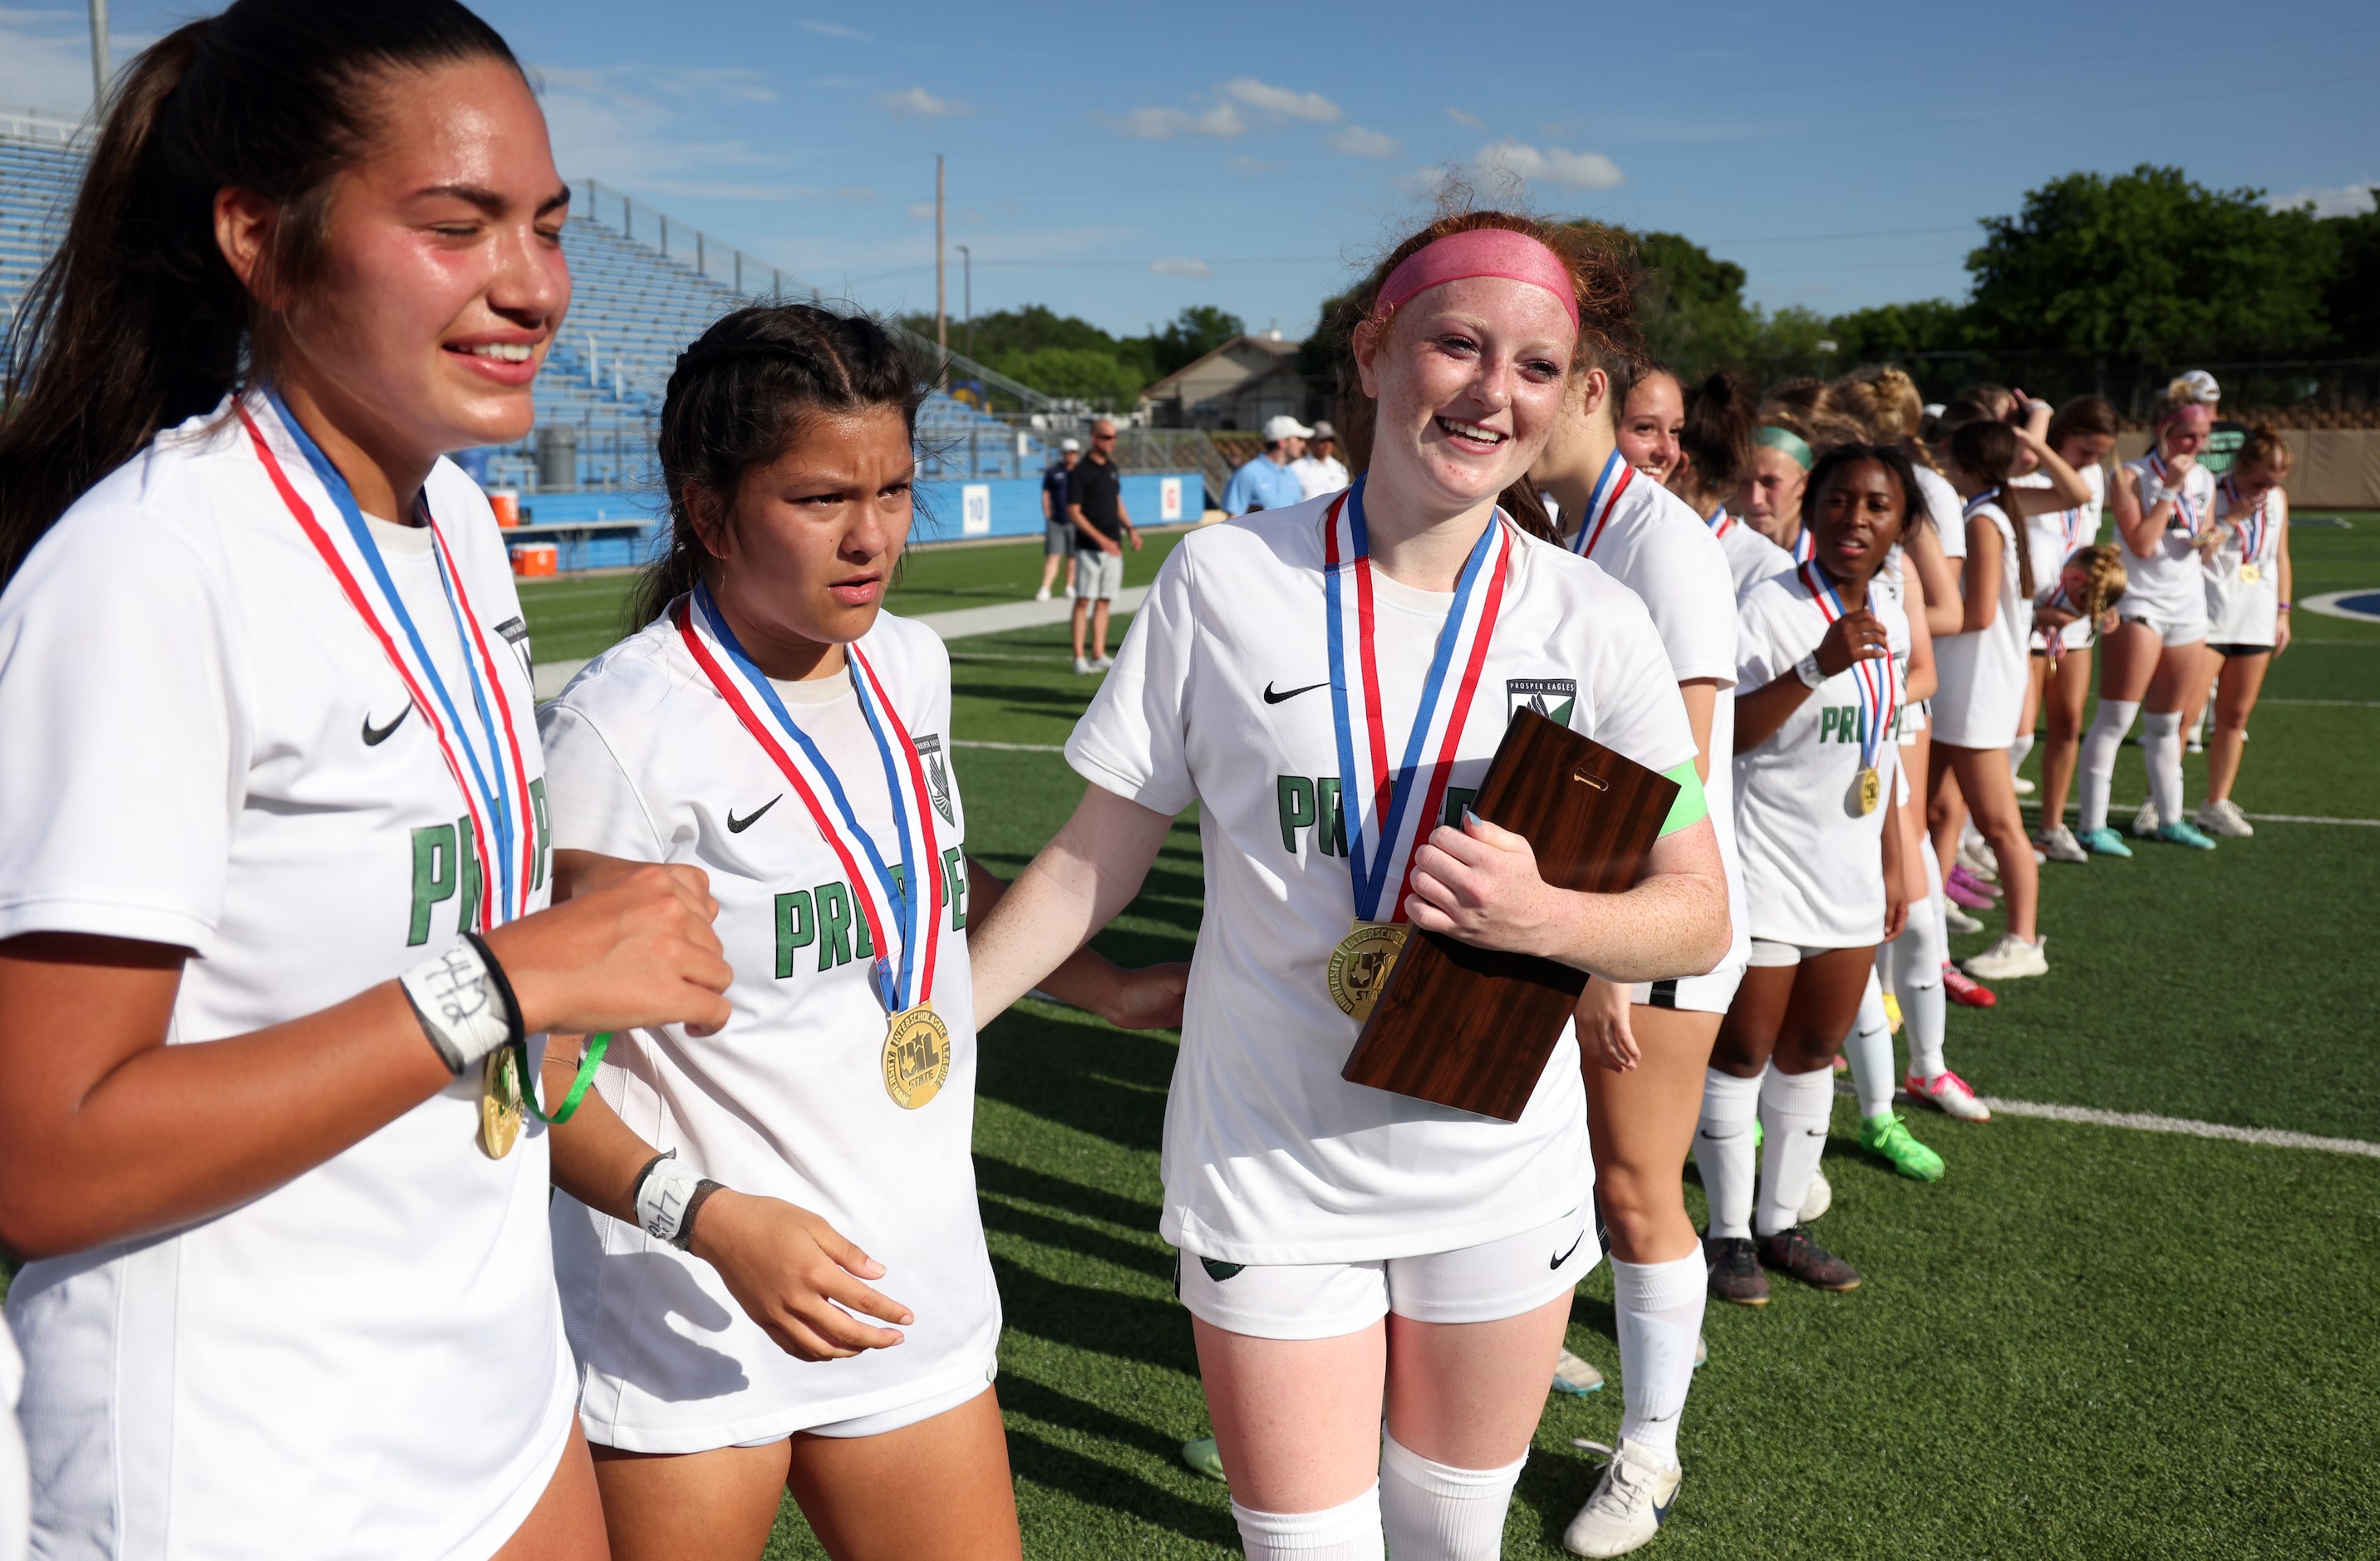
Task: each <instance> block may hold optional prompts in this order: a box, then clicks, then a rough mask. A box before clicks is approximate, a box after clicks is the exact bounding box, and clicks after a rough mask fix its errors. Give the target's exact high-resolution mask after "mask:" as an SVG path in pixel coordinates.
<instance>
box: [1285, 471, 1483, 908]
mask: <svg viewBox="0 0 2380 1561" xmlns="http://www.w3.org/2000/svg"><path fill="white" fill-rule="evenodd" d="M1322 538H1323V563H1322V591H1323V599H1324V601H1325V604H1327V607H1328V612H1329V619H1328V628H1329V639H1330V718H1331V721H1332V723H1333V724H1334V726H1336V728H1337V735H1338V741H1339V799H1340V807H1341V809H1342V814H1343V816H1344V818H1345V821H1346V829H1347V866H1348V870H1349V873H1350V875H1351V876H1352V878H1353V879H1354V895H1355V916H1356V919H1357V920H1358V921H1403V920H1404V902H1405V896H1406V894H1407V892H1408V891H1409V889H1410V887H1411V884H1412V881H1413V853H1414V851H1415V848H1417V847H1418V846H1419V845H1420V844H1421V842H1422V841H1423V840H1426V839H1427V838H1428V836H1429V832H1430V830H1431V828H1432V827H1433V826H1434V825H1435V823H1437V820H1438V817H1439V812H1440V811H1442V810H1443V809H1444V807H1445V805H1446V786H1447V780H1448V777H1449V776H1450V775H1451V774H1452V773H1453V769H1454V752H1455V749H1456V747H1457V745H1458V744H1460V743H1461V742H1462V740H1463V726H1464V724H1465V722H1467V721H1468V720H1469V718H1470V714H1471V701H1472V697H1473V695H1475V694H1476V693H1477V692H1478V689H1479V677H1480V672H1481V669H1482V668H1483V667H1485V666H1486V665H1487V662H1488V642H1489V641H1490V640H1492V639H1493V638H1494V637H1495V633H1496V619H1497V616H1498V614H1499V613H1500V611H1501V609H1502V606H1503V602H1504V584H1505V577H1506V574H1507V572H1508V570H1509V568H1510V567H1511V562H1512V529H1511V527H1510V525H1509V523H1508V522H1507V521H1506V520H1505V518H1504V513H1503V511H1502V510H1498V511H1497V512H1496V514H1495V517H1494V518H1492V519H1491V520H1490V521H1489V522H1488V527H1487V529H1486V530H1483V531H1482V532H1480V534H1479V540H1478V542H1477V543H1475V544H1473V546H1472V549H1471V555H1470V556H1469V557H1467V558H1465V559H1464V560H1463V572H1462V573H1461V574H1460V575H1459V576H1457V577H1456V579H1455V582H1454V603H1453V604H1452V605H1451V607H1449V608H1448V609H1447V614H1446V621H1445V622H1444V623H1443V624H1442V625H1441V626H1440V627H1439V631H1438V643H1437V646H1436V648H1435V649H1434V650H1433V651H1432V652H1431V653H1430V661H1429V670H1428V672H1427V674H1426V675H1425V676H1424V677H1423V678H1422V686H1421V692H1420V696H1419V698H1418V700H1417V701H1416V703H1415V709H1414V720H1413V726H1412V729H1411V730H1409V731H1408V732H1407V733H1406V734H1405V739H1404V743H1403V750H1402V751H1401V752H1399V753H1398V754H1397V755H1396V756H1395V757H1394V759H1393V761H1392V760H1391V756H1390V750H1389V740H1388V734H1387V732H1386V730H1385V729H1384V726H1385V723H1384V720H1383V715H1384V711H1383V706H1384V704H1385V702H1386V701H1385V699H1384V692H1383V689H1381V686H1380V674H1379V661H1378V657H1377V655H1376V654H1375V653H1374V651H1373V638H1374V626H1375V622H1376V617H1375V614H1374V611H1373V605H1372V558H1371V549H1370V546H1369V543H1368V540H1367V538H1366V532H1365V529H1364V480H1363V479H1362V478H1360V477H1359V478H1357V479H1356V480H1355V485H1354V487H1352V488H1349V489H1348V490H1347V491H1346V492H1345V493H1343V494H1341V495H1340V496H1339V498H1338V500H1337V501H1336V502H1335V503H1333V504H1332V505H1331V506H1330V512H1329V513H1328V514H1327V515H1326V516H1324V518H1323V530H1322ZM1351 649H1352V651H1353V652H1354V653H1353V655H1352V656H1351V654H1350V651H1351ZM1450 683H1451V685H1452V687H1451V688H1450V687H1449V685H1450ZM1450 696H1451V697H1450ZM1358 711H1360V712H1361V717H1362V718H1361V719H1360V720H1359V719H1357V718H1356V715H1355V713H1356V712H1358ZM1417 790H1419V791H1422V792H1424V793H1425V795H1424V796H1422V797H1421V798H1420V799H1418V801H1419V805H1418V806H1416V805H1415V803H1416V799H1415V792H1416V791H1417ZM1322 823H1323V824H1324V826H1325V827H1328V825H1329V823H1330V821H1329V820H1328V819H1327V818H1326V819H1324V820H1323V821H1322ZM1397 864H1402V867H1401V869H1400V870H1399V872H1398V875H1397V879H1396V885H1397V886H1396V893H1395V895H1394V896H1390V895H1389V893H1388V890H1389V883H1390V868H1391V867H1392V866H1397ZM1384 902H1385V903H1384ZM1384 912H1385V914H1384Z"/></svg>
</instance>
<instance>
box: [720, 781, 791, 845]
mask: <svg viewBox="0 0 2380 1561" xmlns="http://www.w3.org/2000/svg"><path fill="white" fill-rule="evenodd" d="M784 799H785V794H784V793H783V792H782V791H780V792H779V793H777V795H775V796H774V797H771V798H770V799H768V800H767V801H766V802H763V803H761V804H760V805H759V807H758V808H756V809H754V810H753V811H751V812H748V813H747V814H745V815H744V816H743V817H742V818H740V819H739V818H737V817H736V816H735V809H733V808H730V809H728V810H727V833H728V834H730V835H741V834H743V833H744V832H745V831H746V830H747V829H749V828H751V827H752V826H753V825H754V824H756V823H759V822H760V815H761V814H762V813H765V812H767V811H769V810H770V809H771V808H773V807H775V806H776V805H777V804H778V803H780V802H782V801H783V800H784Z"/></svg>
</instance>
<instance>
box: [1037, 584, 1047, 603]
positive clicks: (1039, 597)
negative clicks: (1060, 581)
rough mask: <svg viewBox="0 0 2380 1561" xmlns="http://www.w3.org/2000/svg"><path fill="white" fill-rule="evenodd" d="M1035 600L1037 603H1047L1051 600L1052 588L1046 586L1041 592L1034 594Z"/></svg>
mask: <svg viewBox="0 0 2380 1561" xmlns="http://www.w3.org/2000/svg"><path fill="white" fill-rule="evenodd" d="M1033 600H1035V601H1036V602H1047V601H1048V600H1050V588H1049V587H1048V586H1046V585H1045V586H1043V587H1042V588H1041V589H1040V590H1038V591H1035V592H1034V593H1033Z"/></svg>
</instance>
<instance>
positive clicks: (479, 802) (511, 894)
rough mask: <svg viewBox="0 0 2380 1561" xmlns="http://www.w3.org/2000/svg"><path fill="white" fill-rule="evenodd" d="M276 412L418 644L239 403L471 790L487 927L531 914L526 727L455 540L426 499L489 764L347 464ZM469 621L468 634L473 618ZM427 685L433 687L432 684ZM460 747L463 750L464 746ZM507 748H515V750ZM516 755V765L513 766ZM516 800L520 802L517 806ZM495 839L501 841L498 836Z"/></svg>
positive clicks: (467, 807)
mask: <svg viewBox="0 0 2380 1561" xmlns="http://www.w3.org/2000/svg"><path fill="white" fill-rule="evenodd" d="M267 403H268V405H270V406H271V408H272V409H273V416H274V418H275V419H276V420H277V421H279V422H280V424H281V427H282V429H283V431H284V432H285V433H287V434H288V436H289V439H290V441H291V443H293V444H295V445H297V448H298V451H299V453H301V454H302V455H304V456H305V457H306V462H307V464H308V465H309V466H310V467H311V468H312V469H313V472H314V476H315V479H316V481H318V482H321V483H322V487H323V489H324V490H325V491H326V492H327V493H328V494H330V498H331V503H332V506H333V507H334V508H335V509H337V511H338V512H339V515H340V518H342V519H343V520H344V521H345V522H346V532H347V536H348V539H349V541H350V543H351V544H352V546H353V548H354V550H355V552H356V553H357V555H358V556H359V557H360V558H361V560H362V562H363V565H364V569H365V572H366V573H368V574H370V576H371V578H372V580H373V583H374V584H375V585H376V586H378V588H379V591H380V595H381V599H382V601H383V603H384V604H385V606H386V619H393V620H395V626H396V628H397V629H398V630H399V631H401V632H402V634H403V636H404V640H405V642H406V644H407V645H409V646H410V647H411V648H412V659H411V660H409V661H408V660H407V656H406V653H405V652H404V651H403V650H402V649H400V648H399V645H398V642H397V635H396V634H395V633H392V632H391V630H390V627H389V623H388V622H387V621H386V619H384V618H383V613H382V612H381V611H380V610H379V609H376V608H375V607H374V606H373V604H372V602H371V599H370V596H369V595H368V594H367V593H366V592H365V591H364V589H363V586H362V585H361V583H360V582H359V581H358V579H357V578H356V571H355V569H354V568H353V567H351V566H350V565H349V563H348V562H347V559H346V555H344V554H343V553H342V552H341V550H340V548H339V546H338V544H337V543H336V542H335V541H334V539H333V537H332V535H331V533H330V531H329V530H326V529H325V528H324V527H323V525H322V522H321V521H320V520H319V519H317V518H315V515H314V509H313V506H311V505H310V504H308V503H307V502H306V500H305V498H304V496H303V495H302V494H299V493H298V492H297V485H296V484H295V483H293V482H291V481H290V480H289V474H288V472H287V471H286V470H285V469H284V468H283V466H282V464H281V459H280V457H278V456H276V455H275V454H274V453H273V445H272V442H271V441H270V440H269V439H267V438H266V436H265V433H264V430H263V429H262V428H261V426H259V424H258V422H257V421H256V419H255V418H254V417H252V416H250V415H249V409H248V408H247V407H246V406H245V405H244V404H243V405H240V406H239V407H238V411H239V421H240V422H241V424H242V425H243V426H244V427H246V429H247V430H248V436H249V443H250V444H251V445H253V446H254V447H255V450H256V454H257V458H258V459H259V460H260V461H261V462H262V463H263V466H264V470H265V475H266V476H268V477H270V478H271V479H272V480H273V488H274V490H275V491H276V492H277V493H279V494H280V495H281V502H282V503H283V504H284V505H285V506H287V508H288V510H289V513H290V515H291V516H292V517H293V518H296V520H297V525H298V528H299V530H303V531H304V532H305V533H306V540H307V541H308V542H310V543H313V546H314V551H315V553H316V554H317V555H320V556H321V558H322V563H323V566H324V567H326V568H328V569H329V570H330V571H331V575H332V578H333V579H335V580H336V581H337V582H338V585H339V590H340V591H341V592H342V593H343V594H344V595H345V596H346V599H347V602H348V604H349V605H351V606H352V607H354V608H355V610H356V616H358V617H360V618H361V619H362V620H363V622H364V627H365V628H369V629H370V631H371V634H372V638H374V639H375V640H379V641H380V647H381V650H382V652H383V653H384V654H386V656H387V657H388V662H389V665H391V666H393V667H395V669H396V675H397V677H399V678H400V679H402V680H403V682H404V684H405V688H406V692H407V693H408V694H409V695H411V696H412V699H413V702H414V704H415V706H416V707H417V708H419V710H420V712H421V713H422V715H423V716H424V717H425V718H426V719H427V720H428V721H429V723H430V728H431V731H432V732H433V733H435V734H436V736H437V738H438V750H439V752H440V753H441V754H442V755H443V757H444V758H445V761H446V768H447V771H448V772H449V773H450V774H453V775H454V777H455V789H456V790H458V791H460V792H461V793H462V795H463V807H464V811H465V812H466V813H467V814H468V817H469V819H470V824H471V835H472V846H473V848H474V849H475V850H476V851H477V852H478V853H479V860H480V862H481V863H482V864H483V869H484V877H485V880H486V882H485V883H484V884H483V885H482V890H481V893H480V904H479V907H478V918H479V930H480V931H481V932H485V931H488V930H490V929H492V928H494V927H497V926H501V925H502V924H503V923H504V922H506V921H513V920H515V919H516V918H518V917H521V916H525V915H527V914H528V896H529V893H530V890H531V886H532V884H533V883H534V882H535V879H536V872H535V871H534V868H535V863H534V862H533V861H532V860H530V853H532V852H534V851H535V850H536V849H537V823H536V812H535V803H534V802H533V801H532V800H531V799H530V797H529V792H528V771H527V769H526V767H525V765H524V764H523V762H522V757H521V745H520V737H519V732H518V728H517V727H516V726H515V724H514V721H513V711H512V701H510V700H509V699H508V698H507V697H506V696H505V693H504V678H503V676H502V674H501V672H500V670H499V666H498V664H497V662H496V659H495V657H494V655H493V654H492V652H491V651H490V649H489V646H488V640H487V635H486V633H485V632H484V631H483V630H482V629H481V628H480V620H479V617H478V616H477V615H476V614H474V613H472V611H471V605H470V602H469V600H468V598H467V597H465V596H464V595H463V591H462V574H461V571H459V570H457V569H456V568H455V567H454V560H453V555H452V554H451V553H449V551H448V550H447V546H446V539H445V537H444V535H443V533H441V531H440V530H439V528H438V522H437V519H436V518H435V517H434V516H431V514H430V512H429V506H428V505H427V503H426V502H425V503H424V505H423V506H422V517H423V518H424V520H425V521H427V522H428V524H429V528H430V533H431V546H432V548H433V550H434V551H435V555H436V558H437V563H438V583H439V585H440V587H441V589H442V590H443V592H444V594H445V597H446V605H447V608H448V611H449V613H450V614H451V615H452V616H453V617H454V620H455V639H456V640H457V641H458V642H459V644H460V648H461V650H462V652H463V663H464V665H465V666H467V667H468V669H469V674H470V678H471V701H472V704H473V705H474V707H475V708H476V710H477V712H478V714H479V717H480V734H481V736H482V738H483V739H484V740H485V742H486V744H487V750H488V751H487V761H486V762H485V763H484V764H483V763H482V762H480V753H479V751H478V750H475V749H474V748H473V747H472V746H471V739H470V735H469V733H468V729H467V728H466V727H465V726H464V723H463V717H462V714H461V713H460V711H458V710H457V709H456V707H455V700H454V697H453V696H452V695H451V694H450V693H448V692H447V689H446V680H445V679H444V678H443V677H440V676H439V672H438V664H437V663H436V662H434V661H432V660H431V656H430V647H429V646H428V644H426V643H425V642H424V641H423V640H422V637H421V630H420V628H419V627H418V626H417V625H416V624H415V623H414V621H413V615H412V614H411V613H410V612H408V611H407V608H406V605H405V598H404V597H403V596H401V595H399V594H398V593H397V590H396V582H395V580H393V579H390V578H389V573H388V565H387V562H386V561H385V560H384V559H383V558H382V556H381V552H380V544H379V543H376V542H375V541H373V539H372V534H371V527H370V523H369V522H368V521H366V520H365V518H364V516H363V511H362V510H361V509H360V508H359V507H358V506H357V504H356V498H355V494H354V493H353V491H352V490H350V489H349V488H348V486H347V482H346V478H344V477H342V476H341V475H340V474H339V469H338V468H337V467H335V466H334V465H332V464H331V460H330V457H327V456H325V455H324V454H323V453H322V448H321V446H320V445H316V444H315V443H314V441H313V440H312V439H311V438H310V437H308V435H307V433H306V431H305V430H304V429H303V428H301V427H300V426H298V422H297V419H296V418H294V417H292V416H291V415H290V414H289V410H288V409H287V408H286V407H285V406H283V405H282V403H281V400H280V398H279V397H278V396H270V395H268V396H267ZM467 622H468V625H469V626H470V627H469V629H468V632H467V631H466V629H465V627H464V626H465V624H466V623H467ZM425 689H426V690H427V691H425ZM499 719H501V720H502V722H503V724H504V742H505V748H501V749H500V748H499V747H498V745H497V739H496V722H497V721H498V720H499ZM457 750H460V751H459V753H458V751H457ZM507 750H509V752H508V753H507ZM507 757H509V758H510V760H511V764H510V767H509V771H507V767H506V764H505V760H506V758H507ZM516 802H517V810H516ZM491 836H492V837H493V848H491V846H490V840H491Z"/></svg>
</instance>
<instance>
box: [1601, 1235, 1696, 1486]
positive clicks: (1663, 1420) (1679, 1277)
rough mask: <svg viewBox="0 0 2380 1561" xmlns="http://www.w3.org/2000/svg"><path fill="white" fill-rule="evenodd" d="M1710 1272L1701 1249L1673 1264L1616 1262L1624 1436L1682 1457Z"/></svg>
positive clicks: (1613, 1266)
mask: <svg viewBox="0 0 2380 1561" xmlns="http://www.w3.org/2000/svg"><path fill="white" fill-rule="evenodd" d="M1709 1299H1710V1278H1709V1274H1708V1271H1707V1270H1706V1268H1705V1267H1704V1265H1703V1259H1702V1254H1701V1253H1699V1252H1690V1253H1688V1254H1687V1255H1686V1256H1684V1257H1682V1258H1678V1259H1675V1260H1673V1261H1671V1262H1621V1260H1620V1259H1618V1258H1613V1259H1612V1260H1611V1300H1612V1310H1613V1311H1616V1312H1617V1313H1618V1314H1619V1317H1620V1396H1621V1415H1620V1439H1621V1441H1622V1442H1633V1443H1635V1444H1636V1445H1638V1446H1639V1447H1642V1448H1644V1449H1645V1450H1646V1451H1647V1452H1652V1453H1658V1454H1659V1455H1660V1456H1661V1457H1663V1458H1665V1459H1667V1460H1668V1461H1669V1462H1670V1463H1671V1464H1675V1463H1676V1462H1677V1461H1678V1419H1679V1417H1680V1416H1682V1415H1683V1414H1684V1413H1685V1412H1686V1389H1687V1388H1688V1387H1690V1386H1691V1385H1692V1384H1693V1383H1694V1340H1695V1339H1697V1338H1698V1337H1700V1336H1701V1335H1702V1331H1703V1307H1704V1305H1705V1303H1706V1302H1707V1301H1708V1300H1709Z"/></svg>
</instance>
